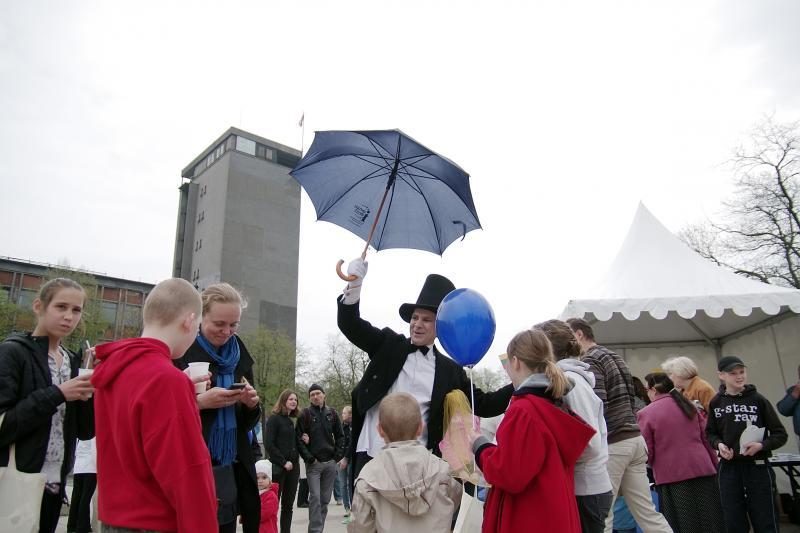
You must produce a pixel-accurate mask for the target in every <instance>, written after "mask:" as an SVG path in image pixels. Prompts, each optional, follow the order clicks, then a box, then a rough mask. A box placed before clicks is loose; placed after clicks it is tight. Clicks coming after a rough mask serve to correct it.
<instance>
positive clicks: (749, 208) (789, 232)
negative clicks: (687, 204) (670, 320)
mask: <svg viewBox="0 0 800 533" xmlns="http://www.w3.org/2000/svg"><path fill="white" fill-rule="evenodd" d="M732 164H733V167H734V170H735V180H736V181H735V186H736V192H735V195H734V196H733V197H732V198H731V199H730V200H728V201H726V202H724V203H723V205H724V212H723V214H722V215H721V217H720V219H719V220H718V221H710V222H708V223H706V224H697V225H692V226H688V227H687V228H685V229H684V230H683V231H682V232H681V235H680V237H681V238H682V239H683V240H684V242H686V243H687V244H688V245H689V246H690V247H692V248H693V249H694V250H695V251H697V252H698V253H699V254H700V255H702V256H703V257H705V258H706V259H710V260H711V261H714V262H715V263H717V264H718V265H721V266H724V267H727V268H730V269H731V270H733V271H734V272H736V273H737V274H742V275H744V276H747V277H750V278H754V279H757V280H759V281H762V282H764V283H772V284H775V285H783V286H789V287H795V288H800V206H798V203H799V202H800V122H793V123H787V124H780V123H775V122H774V121H773V120H772V118H771V117H768V118H766V119H765V120H764V121H763V122H762V123H761V124H759V125H758V126H757V127H756V128H755V129H754V130H753V132H752V135H751V137H750V139H749V141H748V142H747V143H746V144H744V145H742V146H740V147H739V148H738V149H737V150H736V153H735V155H734V157H733V159H732Z"/></svg>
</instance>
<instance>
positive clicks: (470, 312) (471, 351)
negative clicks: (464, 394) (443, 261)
mask: <svg viewBox="0 0 800 533" xmlns="http://www.w3.org/2000/svg"><path fill="white" fill-rule="evenodd" d="M496 327H497V324H496V323H495V320H494V311H492V306H490V305H489V302H488V301H487V300H486V298H484V297H483V295H481V293H479V292H478V291H474V290H472V289H456V290H454V291H452V292H450V293H449V294H448V295H447V296H445V297H444V300H442V303H441V304H439V311H438V312H437V313H436V335H437V337H439V341H440V342H441V343H442V347H443V348H444V349H445V351H446V352H447V353H448V354H449V355H450V357H452V358H453V360H454V361H456V362H457V363H458V364H460V365H462V366H472V365H476V364H477V363H478V362H479V361H480V360H481V359H482V358H483V356H484V355H486V352H487V351H488V350H489V347H490V346H491V345H492V341H494V332H495V329H496Z"/></svg>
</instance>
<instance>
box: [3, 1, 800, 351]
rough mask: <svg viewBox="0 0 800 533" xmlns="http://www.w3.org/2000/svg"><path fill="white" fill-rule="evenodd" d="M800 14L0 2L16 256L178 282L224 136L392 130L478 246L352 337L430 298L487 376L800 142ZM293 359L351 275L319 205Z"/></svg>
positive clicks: (372, 297)
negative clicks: (174, 269)
mask: <svg viewBox="0 0 800 533" xmlns="http://www.w3.org/2000/svg"><path fill="white" fill-rule="evenodd" d="M798 20H800V3H798V2H792V1H788V0H787V1H759V2H744V1H734V2H730V1H729V2H722V1H720V2H669V3H659V4H655V3H651V2H638V1H635V2H633V1H632V2H597V1H591V2H579V1H570V2H563V1H558V2H520V1H509V2H491V3H488V2H431V1H425V2H412V1H404V2H373V1H370V2H348V1H341V2H301V1H294V2H290V1H284V2H252V3H250V2H224V3H220V2H213V3H211V2H141V1H139V2H71V1H64V2H45V1H41V0H32V1H26V2H3V3H2V4H0V102H2V110H3V111H2V114H3V118H2V120H0V182H2V187H1V188H0V190H2V199H3V201H2V203H0V205H1V206H2V207H0V221H1V222H2V226H3V229H2V231H1V232H0V255H7V256H12V257H19V258H24V259H32V260H36V261H44V262H58V261H62V260H68V261H69V263H70V264H71V265H73V266H82V267H85V268H87V269H90V270H94V271H99V272H104V273H107V274H109V275H113V276H119V277H125V278H132V279H141V280H143V281H148V282H156V281H158V280H161V279H164V278H166V277H169V276H170V275H171V265H172V255H173V245H174V238H175V225H176V217H177V213H176V211H177V203H178V189H177V188H178V185H179V183H180V171H181V169H182V168H183V167H184V166H186V165H187V164H188V163H189V162H190V161H191V160H192V159H193V158H194V157H195V156H196V155H198V153H199V152H200V150H202V149H203V148H205V147H206V146H208V145H209V144H210V143H211V142H212V141H213V140H214V139H216V138H217V137H218V136H219V135H220V134H221V133H222V132H223V131H225V130H226V129H227V128H228V127H230V126H237V127H240V128H243V129H245V130H248V131H251V132H253V133H255V134H258V135H261V136H263V137H267V138H269V139H273V140H275V141H277V142H280V143H284V144H287V145H290V146H294V147H297V148H299V147H300V144H301V130H300V128H298V127H297V122H298V119H299V118H300V116H301V114H302V113H305V124H306V133H305V139H304V140H303V142H304V145H305V147H308V145H309V144H310V143H311V140H312V137H313V131H314V130H327V129H386V128H400V129H402V130H404V131H405V132H406V133H408V134H410V135H411V136H413V137H414V138H416V139H417V140H419V141H420V142H422V143H423V144H425V145H427V146H428V147H430V148H432V149H434V150H436V151H438V152H440V153H442V154H444V155H445V156H447V157H449V158H450V159H452V160H453V161H455V162H456V163H458V164H459V165H460V166H461V167H462V168H464V169H465V170H466V171H467V172H469V173H470V174H471V176H472V178H471V180H472V181H471V184H472V190H473V194H474V197H475V204H476V206H477V209H478V213H479V216H480V218H481V222H482V223H483V226H484V230H483V231H477V232H472V233H470V234H469V235H467V238H466V239H465V240H464V241H463V242H456V243H455V244H453V245H452V246H451V247H450V248H449V249H448V250H447V251H446V252H445V254H444V256H443V257H441V258H440V257H438V256H434V255H431V254H427V253H424V252H414V251H385V252H381V253H379V254H371V255H370V256H369V258H368V260H369V262H370V269H369V275H368V277H367V279H366V282H365V285H364V291H363V293H362V314H363V315H364V316H365V317H366V318H368V319H370V320H371V321H372V322H373V323H374V324H376V325H379V326H385V325H388V326H392V327H394V328H396V329H401V328H404V327H405V325H404V323H403V322H402V321H401V320H400V318H399V316H398V314H397V307H398V306H399V304H400V303H402V302H405V301H414V300H415V299H416V296H417V293H418V291H419V288H420V286H421V283H422V280H423V279H424V277H425V275H426V274H427V273H430V272H438V273H441V274H444V275H446V276H448V277H450V278H451V279H452V280H453V281H454V282H455V284H456V286H459V287H471V288H473V289H476V290H478V291H480V292H481V293H483V294H484V295H485V296H486V297H487V298H488V299H489V301H490V302H491V304H492V305H493V307H494V310H495V313H496V317H497V320H498V331H497V336H496V339H495V344H494V345H493V346H492V349H491V350H490V356H489V357H487V358H486V359H487V360H489V361H490V362H493V361H494V359H495V358H494V354H497V353H500V352H502V351H504V349H505V345H506V344H507V342H508V340H509V339H510V338H511V336H513V335H514V334H515V333H516V332H517V331H518V330H520V329H522V328H525V327H528V326H530V325H531V324H533V323H534V322H538V321H541V320H545V319H547V318H552V317H554V316H556V315H557V314H558V313H559V312H560V311H561V309H562V308H563V307H564V305H566V303H567V301H568V300H569V299H571V298H575V297H580V295H581V293H582V291H585V290H586V289H587V288H588V287H591V286H592V285H593V283H594V281H596V280H597V279H598V278H599V277H601V275H602V274H603V272H604V271H605V269H606V267H607V266H608V265H609V264H610V262H611V260H612V259H613V256H614V254H615V253H616V251H617V248H618V246H619V245H620V244H621V242H622V240H623V238H624V236H625V233H626V231H627V228H628V225H629V223H630V222H631V219H632V217H633V214H634V212H635V210H636V207H637V204H638V202H639V201H643V202H644V203H645V204H646V205H647V206H648V207H649V208H650V210H651V211H652V212H653V213H654V214H655V216H656V217H658V218H659V219H660V220H661V221H662V222H663V223H664V224H666V225H667V227H669V228H670V229H671V230H673V231H678V230H680V228H681V227H683V226H684V225H685V224H687V223H690V222H696V221H699V220H702V219H704V218H705V217H707V216H713V215H714V214H715V213H716V212H717V211H718V209H719V207H720V202H721V200H723V199H724V198H725V197H726V195H728V194H730V192H731V185H730V175H731V173H730V169H729V168H728V167H726V166H725V162H726V161H727V160H728V159H729V158H730V156H731V152H732V150H733V149H734V148H735V146H736V145H737V144H738V143H739V142H740V140H741V139H742V138H743V137H744V136H745V135H746V133H747V131H748V130H749V128H750V127H751V126H752V125H753V124H754V123H756V122H757V121H759V120H760V119H761V118H762V117H763V116H764V115H765V114H766V115H769V114H774V116H775V117H776V119H778V120H796V119H798V118H800V32H797V29H796V24H797V21H798ZM301 218H302V225H301V245H300V287H299V294H298V341H299V342H301V343H303V344H304V345H306V346H307V347H308V348H309V349H311V350H318V349H321V348H322V345H323V344H324V341H325V338H326V337H327V336H328V335H329V334H331V333H335V332H336V323H335V297H336V295H337V293H338V291H340V290H341V287H342V283H341V282H340V281H339V280H338V278H337V277H336V276H335V274H333V270H332V268H333V266H334V263H335V261H336V260H337V259H338V258H340V257H341V258H344V259H350V258H352V257H355V256H357V255H358V254H359V253H360V249H361V246H362V245H361V244H360V242H359V240H358V239H357V238H356V237H354V236H351V235H349V234H348V233H347V232H346V231H345V230H342V229H340V228H338V227H334V226H331V225H329V224H326V223H315V215H314V212H313V208H312V207H311V205H310V202H308V199H307V197H305V196H304V198H303V206H302V214H301Z"/></svg>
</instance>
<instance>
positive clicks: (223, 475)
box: [175, 283, 261, 533]
mask: <svg viewBox="0 0 800 533" xmlns="http://www.w3.org/2000/svg"><path fill="white" fill-rule="evenodd" d="M202 298H203V320H202V322H201V323H200V332H199V334H198V335H197V340H195V342H194V344H192V346H191V347H190V348H189V350H188V351H187V352H186V354H185V355H184V356H183V357H181V358H180V359H176V360H175V364H176V365H177V366H178V368H181V369H185V368H187V367H188V366H189V364H190V363H195V362H200V363H209V372H210V373H211V388H210V389H209V390H207V391H205V392H203V393H200V394H198V395H197V406H198V407H199V408H200V422H201V423H202V426H203V438H204V439H205V441H206V444H208V449H209V452H210V453H211V464H212V465H213V467H214V481H215V482H216V488H217V499H218V500H219V502H220V504H219V508H218V513H217V519H218V521H219V531H220V533H234V532H235V531H236V516H237V514H240V515H241V516H242V529H243V531H244V533H258V526H259V521H260V519H261V499H260V497H259V494H258V484H257V482H256V471H255V459H254V457H253V449H252V447H251V446H250V440H249V439H248V432H249V431H250V430H251V429H253V427H254V426H255V425H256V423H257V422H258V421H259V419H260V417H261V406H260V404H259V399H258V393H257V392H256V391H255V389H254V388H253V387H252V385H250V384H251V383H252V382H253V359H252V357H250V354H249V353H248V352H247V348H246V347H245V345H244V343H243V342H242V341H241V339H239V337H237V336H236V331H237V329H238V328H239V321H240V320H241V317H242V309H243V308H244V306H245V303H244V299H243V298H242V296H241V294H239V291H237V290H236V289H234V288H233V287H232V286H230V285H228V284H227V283H217V284H215V285H210V286H209V287H207V288H206V289H205V290H204V291H203V292H202ZM242 384H243V385H242ZM232 385H234V387H240V388H238V389H237V388H234V389H231V386H232Z"/></svg>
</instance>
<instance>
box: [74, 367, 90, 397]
mask: <svg viewBox="0 0 800 533" xmlns="http://www.w3.org/2000/svg"><path fill="white" fill-rule="evenodd" d="M92 374H94V368H79V369H78V375H79V376H87V375H88V376H89V379H91V376H92ZM91 397H92V394H89V398H91Z"/></svg>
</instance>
